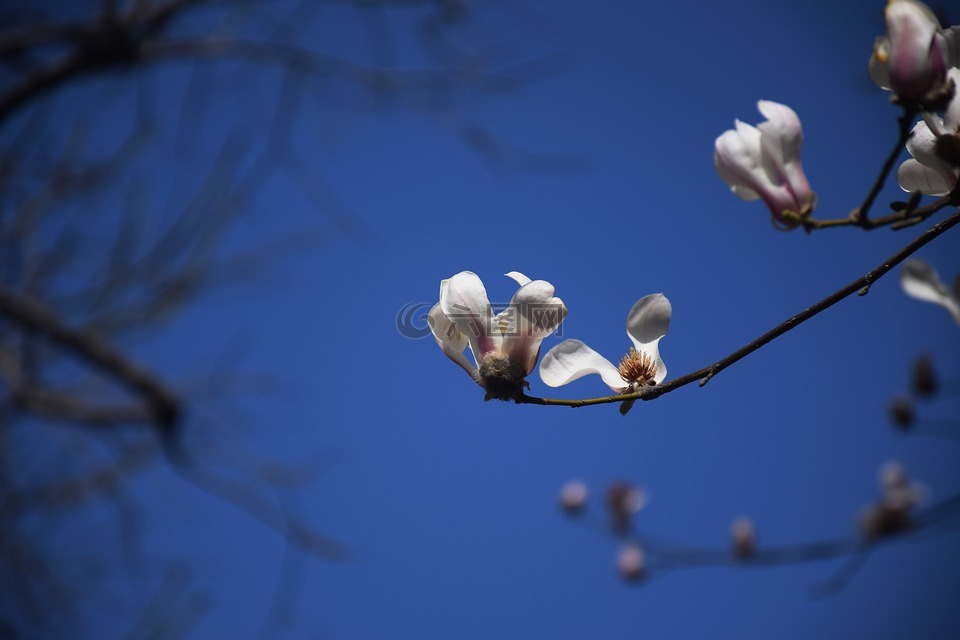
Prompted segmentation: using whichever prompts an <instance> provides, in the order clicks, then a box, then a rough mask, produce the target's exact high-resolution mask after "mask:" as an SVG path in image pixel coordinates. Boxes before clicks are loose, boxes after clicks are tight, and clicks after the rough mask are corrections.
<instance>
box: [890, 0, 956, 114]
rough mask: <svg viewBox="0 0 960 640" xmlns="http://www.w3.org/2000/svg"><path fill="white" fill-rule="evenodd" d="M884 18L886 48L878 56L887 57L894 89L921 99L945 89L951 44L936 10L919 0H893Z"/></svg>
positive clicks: (905, 95)
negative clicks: (935, 12) (948, 53)
mask: <svg viewBox="0 0 960 640" xmlns="http://www.w3.org/2000/svg"><path fill="white" fill-rule="evenodd" d="M884 18H885V20H886V23H887V43H886V49H885V51H880V50H878V52H877V53H875V55H877V56H880V57H881V58H882V57H884V56H885V57H886V63H887V69H888V72H889V76H890V87H891V88H892V89H893V90H894V92H896V94H897V95H898V96H900V98H902V99H905V100H908V101H912V102H918V101H921V100H922V99H923V98H924V97H925V96H927V95H929V94H931V93H933V92H936V91H937V90H939V89H941V88H942V87H943V84H944V80H945V78H946V73H947V59H946V47H947V44H946V41H945V40H944V37H943V35H942V34H941V33H940V22H939V21H938V20H937V17H936V16H935V15H934V14H933V12H932V11H931V10H930V9H929V8H928V7H927V6H926V5H924V4H923V3H921V2H916V1H915V0H890V2H889V3H888V4H887V8H886V10H885V11H884Z"/></svg>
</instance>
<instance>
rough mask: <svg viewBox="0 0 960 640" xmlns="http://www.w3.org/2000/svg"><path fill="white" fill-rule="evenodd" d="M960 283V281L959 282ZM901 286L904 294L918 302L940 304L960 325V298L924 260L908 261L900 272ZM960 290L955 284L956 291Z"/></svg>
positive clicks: (955, 283)
mask: <svg viewBox="0 0 960 640" xmlns="http://www.w3.org/2000/svg"><path fill="white" fill-rule="evenodd" d="M958 281H960V280H958ZM900 286H901V287H903V291H904V293H906V294H907V295H908V296H910V297H912V298H916V299H917V300H923V301H924V302H932V303H934V304H938V305H940V306H941V307H943V308H944V309H946V310H947V311H949V312H950V315H952V316H953V319H954V321H956V323H957V324H960V296H958V292H957V291H951V290H950V289H948V288H947V286H946V285H945V284H943V281H942V280H940V276H939V275H938V274H937V271H936V269H934V268H933V267H931V266H930V265H929V264H928V263H926V262H924V261H923V260H916V259H914V260H907V261H906V262H904V263H903V268H902V269H901V270H900ZM957 288H960V287H958V286H957V282H954V289H957Z"/></svg>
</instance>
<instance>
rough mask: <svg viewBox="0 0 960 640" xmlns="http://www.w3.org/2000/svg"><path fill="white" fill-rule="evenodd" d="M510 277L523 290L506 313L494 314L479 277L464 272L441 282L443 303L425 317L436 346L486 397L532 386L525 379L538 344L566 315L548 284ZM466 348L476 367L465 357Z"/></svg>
mask: <svg viewBox="0 0 960 640" xmlns="http://www.w3.org/2000/svg"><path fill="white" fill-rule="evenodd" d="M506 275H507V276H508V277H510V278H513V279H514V280H516V282H517V283H518V284H519V285H520V289H519V290H517V292H516V293H515V294H514V295H513V300H512V301H511V302H510V306H508V307H507V308H506V309H504V310H503V311H502V312H500V313H498V314H494V313H493V309H492V307H491V306H490V302H489V300H488V299H487V291H486V289H484V287H483V282H481V281H480V278H478V277H477V275H476V274H475V273H471V272H470V271H461V272H460V273H458V274H457V275H455V276H453V277H452V278H450V279H448V280H441V281H440V302H438V303H437V304H435V305H434V306H433V309H431V310H430V314H429V316H428V317H427V320H428V323H429V324H430V330H431V331H432V332H433V337H434V338H435V339H436V341H437V344H438V345H439V346H440V348H441V349H443V352H444V353H445V354H447V356H448V357H449V358H450V359H451V360H453V361H454V362H456V363H457V364H458V365H460V366H461V367H462V368H463V370H464V371H466V372H467V373H468V374H470V376H471V377H472V378H473V379H474V380H475V381H476V382H477V384H479V385H480V386H481V387H483V388H484V389H485V390H486V392H487V394H486V398H487V399H488V400H489V399H490V398H497V399H499V400H511V399H513V398H516V397H517V396H518V395H519V394H520V393H522V391H523V389H524V387H528V386H529V384H528V383H527V382H526V380H525V379H526V377H527V375H529V374H530V373H531V372H532V371H533V369H534V367H536V365H537V357H538V356H539V355H540V343H541V342H543V339H544V338H545V337H547V336H548V335H550V334H551V333H553V331H554V330H555V329H556V328H557V327H558V326H559V325H560V322H561V321H562V320H563V319H564V318H565V317H566V315H567V308H566V307H565V306H564V304H563V300H561V299H560V298H556V297H554V295H553V293H554V289H553V285H552V284H550V283H549V282H546V281H544V280H530V278H528V277H527V276H525V275H523V274H522V273H519V272H516V271H511V272H510V273H508V274H506ZM468 347H469V348H470V351H471V352H472V354H473V359H474V361H475V362H476V365H474V364H473V363H472V362H470V361H469V360H468V359H467V357H466V356H465V355H464V350H465V349H467V348H468Z"/></svg>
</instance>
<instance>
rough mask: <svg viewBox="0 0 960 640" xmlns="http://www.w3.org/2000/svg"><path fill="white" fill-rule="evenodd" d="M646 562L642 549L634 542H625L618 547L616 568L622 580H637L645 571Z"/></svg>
mask: <svg viewBox="0 0 960 640" xmlns="http://www.w3.org/2000/svg"><path fill="white" fill-rule="evenodd" d="M646 562H647V561H646V558H645V557H644V555H643V549H641V548H640V547H639V546H637V545H635V544H627V545H624V546H622V547H621V548H620V554H619V555H618V556H617V569H618V570H619V571H620V576H621V577H622V578H623V579H624V580H631V581H633V580H639V579H640V578H642V577H643V574H644V571H646Z"/></svg>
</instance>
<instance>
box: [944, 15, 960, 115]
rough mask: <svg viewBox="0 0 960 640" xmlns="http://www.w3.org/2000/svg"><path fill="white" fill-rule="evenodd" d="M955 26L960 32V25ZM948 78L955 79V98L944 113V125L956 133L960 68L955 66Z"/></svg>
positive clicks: (959, 110)
mask: <svg viewBox="0 0 960 640" xmlns="http://www.w3.org/2000/svg"><path fill="white" fill-rule="evenodd" d="M954 28H955V29H957V33H958V34H960V26H958V27H954ZM958 37H960V36H958ZM947 78H948V79H950V80H953V98H951V99H950V104H949V105H947V112H946V113H945V114H944V115H943V127H944V129H946V130H947V133H950V134H956V133H957V128H958V126H960V69H958V68H957V67H954V68H952V69H950V70H949V71H947Z"/></svg>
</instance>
